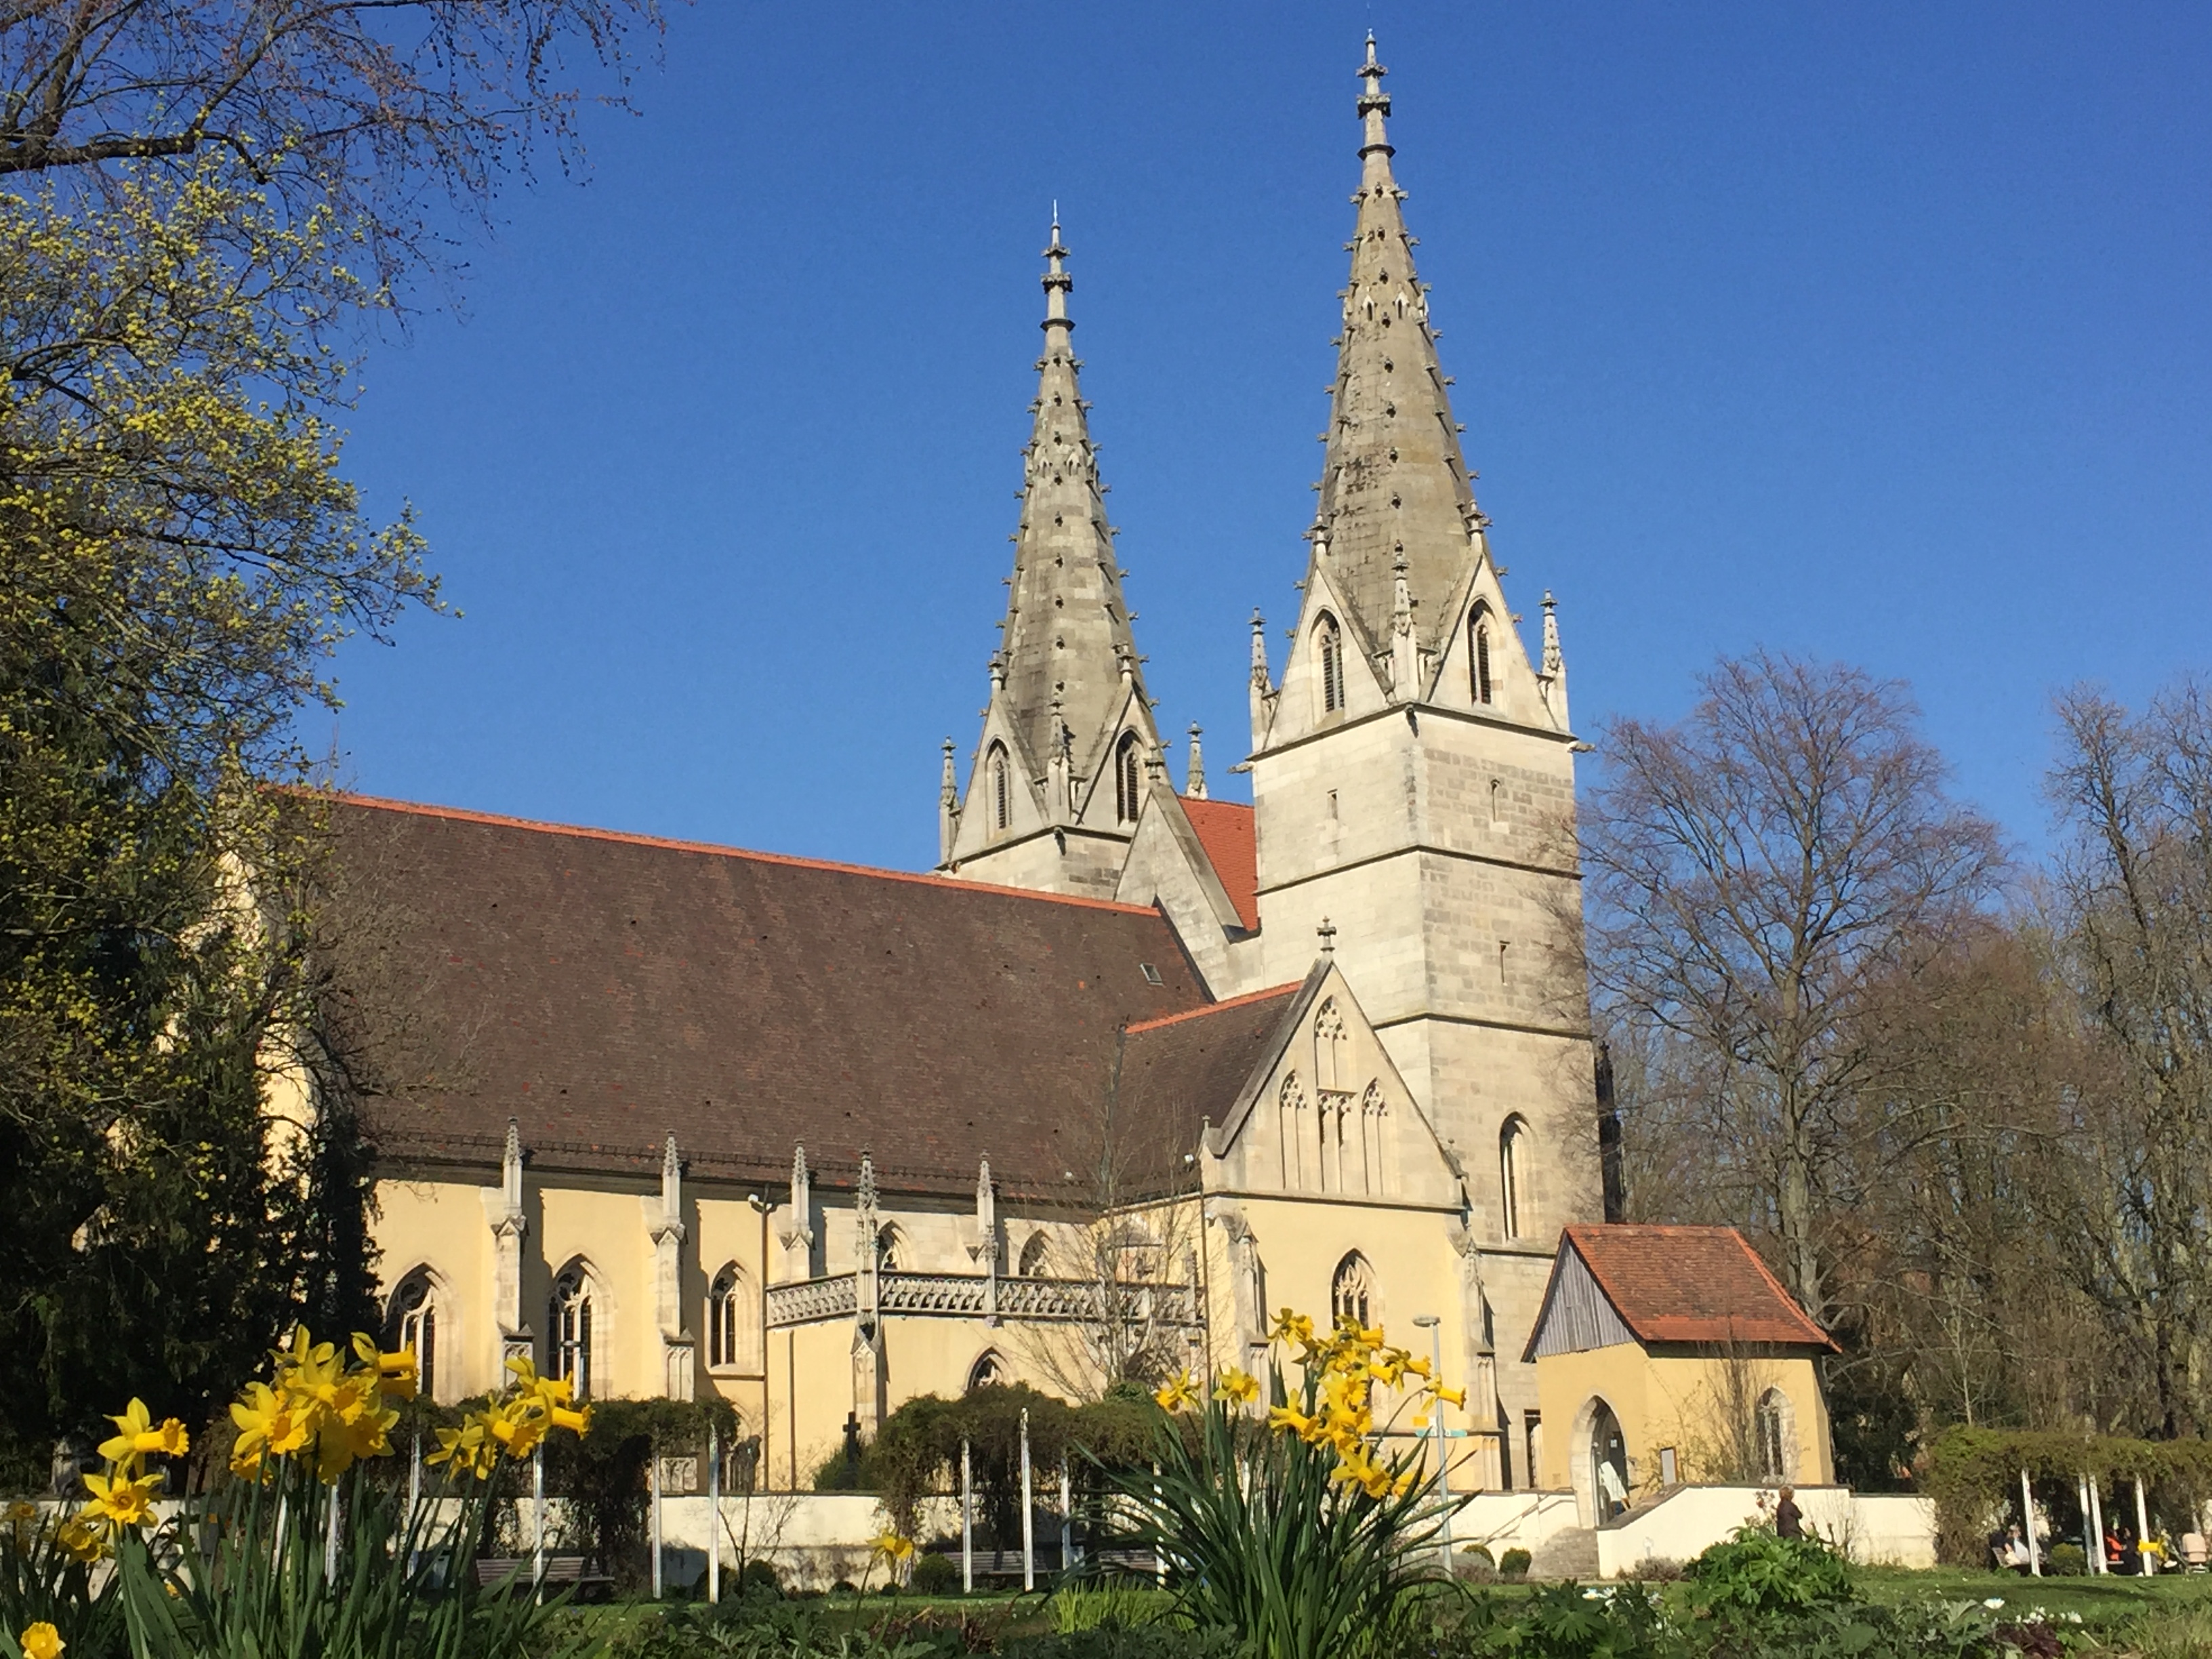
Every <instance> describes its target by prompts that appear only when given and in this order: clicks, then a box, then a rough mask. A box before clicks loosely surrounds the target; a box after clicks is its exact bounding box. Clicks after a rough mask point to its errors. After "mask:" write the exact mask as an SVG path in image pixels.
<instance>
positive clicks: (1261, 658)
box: [1252, 611, 1272, 694]
mask: <svg viewBox="0 0 2212 1659" xmlns="http://www.w3.org/2000/svg"><path fill="white" fill-rule="evenodd" d="M1252 684H1253V687H1254V689H1255V690H1258V691H1260V692H1261V693H1263V694H1264V693H1265V692H1267V691H1268V690H1271V689H1272V688H1271V686H1270V685H1269V684H1268V680H1267V618H1266V617H1262V616H1261V614H1260V613H1259V612H1258V611H1254V612H1253V613H1252Z"/></svg>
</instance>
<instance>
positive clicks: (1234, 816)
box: [1178, 795, 1260, 929]
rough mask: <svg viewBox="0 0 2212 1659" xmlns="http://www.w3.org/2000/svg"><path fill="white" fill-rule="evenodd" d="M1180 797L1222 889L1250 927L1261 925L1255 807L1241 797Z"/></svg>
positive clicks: (1258, 844) (1258, 851) (1258, 847)
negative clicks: (1210, 798)
mask: <svg viewBox="0 0 2212 1659" xmlns="http://www.w3.org/2000/svg"><path fill="white" fill-rule="evenodd" d="M1178 799H1181V800H1182V810H1183V812H1184V814H1185V816H1187V817H1188V818H1189V819H1190V827H1191V829H1192V830H1193V831H1194V833H1195V834H1196V835H1197V836H1198V844H1199V845H1200V847H1202V848H1205V849H1206V860H1207V861H1208V862H1209V863H1211V864H1212V866H1213V873H1214V874H1215V875H1216V876H1218V877H1219V878H1221V886H1222V890H1224V891H1225V892H1226V893H1227V894H1228V895H1229V902H1231V904H1233V905H1235V906H1236V907H1237V920H1238V921H1241V922H1243V924H1244V926H1245V927H1246V928H1247V929H1251V928H1255V927H1259V925H1260V843H1259V839H1258V836H1257V833H1256V832H1255V830H1254V829H1253V827H1252V809H1251V808H1250V807H1249V806H1247V805H1244V804H1243V802H1241V801H1233V800H1193V799H1191V798H1190V797H1189V796H1188V795H1183V796H1181V797H1179V798H1178Z"/></svg>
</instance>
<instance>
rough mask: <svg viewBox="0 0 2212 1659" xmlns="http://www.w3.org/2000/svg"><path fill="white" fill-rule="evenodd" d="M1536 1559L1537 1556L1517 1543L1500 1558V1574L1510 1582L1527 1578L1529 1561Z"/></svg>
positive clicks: (1499, 1575)
mask: <svg viewBox="0 0 2212 1659" xmlns="http://www.w3.org/2000/svg"><path fill="white" fill-rule="evenodd" d="M1534 1559H1535V1557H1534V1556H1532V1555H1530V1554H1529V1553H1528V1551H1526V1550H1524V1549H1522V1547H1520V1546H1519V1545H1517V1544H1516V1545H1515V1546H1514V1547H1512V1548H1511V1549H1510V1550H1508V1551H1506V1552H1505V1553H1504V1554H1503V1555H1501V1556H1499V1557H1498V1577H1500V1578H1503V1579H1505V1580H1507V1581H1508V1582H1512V1581H1515V1580H1518V1579H1522V1578H1526V1577H1528V1565H1529V1563H1530V1562H1532V1561H1534Z"/></svg>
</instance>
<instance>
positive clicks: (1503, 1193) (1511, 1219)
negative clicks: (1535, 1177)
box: [1498, 1115, 1528, 1238]
mask: <svg viewBox="0 0 2212 1659" xmlns="http://www.w3.org/2000/svg"><path fill="white" fill-rule="evenodd" d="M1527 1159H1528V1123H1527V1121H1525V1120H1524V1119H1522V1118H1521V1117H1520V1116H1519V1115H1515V1116H1512V1117H1509V1118H1507V1119H1506V1120H1505V1127H1504V1128H1503V1129H1500V1130H1499V1131H1498V1231H1501V1232H1503V1233H1504V1235H1505V1237H1508V1238H1518V1237H1521V1200H1522V1190H1521V1189H1522V1181H1523V1179H1524V1177H1525V1176H1526V1175H1527V1170H1525V1168H1524V1167H1523V1166H1524V1164H1526V1162H1527Z"/></svg>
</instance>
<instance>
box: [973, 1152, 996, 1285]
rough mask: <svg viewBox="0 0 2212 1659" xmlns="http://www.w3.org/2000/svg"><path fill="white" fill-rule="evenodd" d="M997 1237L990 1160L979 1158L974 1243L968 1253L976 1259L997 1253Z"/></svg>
mask: <svg viewBox="0 0 2212 1659" xmlns="http://www.w3.org/2000/svg"><path fill="white" fill-rule="evenodd" d="M998 1238H999V1194H998V1188H997V1187H996V1186H995V1185H994V1184H993V1182H992V1180H991V1160H990V1159H989V1158H982V1159H981V1160H980V1161H979V1162H978V1163H977V1164H976V1166H975V1244H974V1245H973V1246H972V1247H971V1249H970V1250H969V1254H970V1255H973V1256H974V1257H975V1259H976V1260H977V1261H981V1260H982V1259H983V1258H984V1257H985V1256H987V1255H996V1254H997V1244H998Z"/></svg>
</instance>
